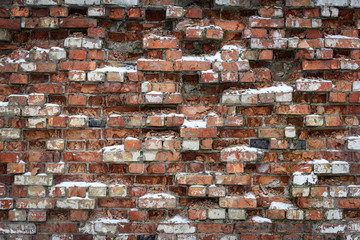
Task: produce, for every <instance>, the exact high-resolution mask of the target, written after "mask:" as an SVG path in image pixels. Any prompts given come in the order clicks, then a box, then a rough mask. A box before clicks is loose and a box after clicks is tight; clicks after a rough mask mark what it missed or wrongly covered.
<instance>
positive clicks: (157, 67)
mask: <svg viewBox="0 0 360 240" xmlns="http://www.w3.org/2000/svg"><path fill="white" fill-rule="evenodd" d="M137 67H138V69H139V70H142V71H165V72H169V71H173V70H174V66H173V63H172V62H171V61H165V60H152V61H151V60H138V66H137Z"/></svg>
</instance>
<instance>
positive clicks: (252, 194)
mask: <svg viewBox="0 0 360 240" xmlns="http://www.w3.org/2000/svg"><path fill="white" fill-rule="evenodd" d="M244 198H251V199H256V196H255V194H254V193H253V192H247V193H245V194H244Z"/></svg>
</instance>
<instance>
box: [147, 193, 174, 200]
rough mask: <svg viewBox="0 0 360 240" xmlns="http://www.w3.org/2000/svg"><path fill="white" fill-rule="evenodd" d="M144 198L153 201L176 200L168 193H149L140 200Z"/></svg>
mask: <svg viewBox="0 0 360 240" xmlns="http://www.w3.org/2000/svg"><path fill="white" fill-rule="evenodd" d="M143 198H152V199H165V198H167V199H169V198H170V199H171V198H175V197H174V196H173V195H170V194H168V193H148V194H146V195H144V196H142V197H140V199H143Z"/></svg>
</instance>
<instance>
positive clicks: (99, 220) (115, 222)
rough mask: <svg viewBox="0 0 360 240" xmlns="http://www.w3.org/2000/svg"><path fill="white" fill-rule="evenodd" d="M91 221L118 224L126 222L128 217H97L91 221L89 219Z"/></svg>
mask: <svg viewBox="0 0 360 240" xmlns="http://www.w3.org/2000/svg"><path fill="white" fill-rule="evenodd" d="M90 222H91V223H105V224H118V223H128V222H129V220H128V219H125V218H123V219H110V218H99V219H96V220H93V221H90Z"/></svg>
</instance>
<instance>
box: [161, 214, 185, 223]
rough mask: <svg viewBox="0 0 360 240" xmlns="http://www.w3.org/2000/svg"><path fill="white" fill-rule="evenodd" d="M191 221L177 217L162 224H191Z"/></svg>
mask: <svg viewBox="0 0 360 240" xmlns="http://www.w3.org/2000/svg"><path fill="white" fill-rule="evenodd" d="M189 222H190V220H189V219H187V218H183V217H181V216H180V215H176V216H174V217H172V218H170V219H168V220H166V221H163V222H161V223H189Z"/></svg>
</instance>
